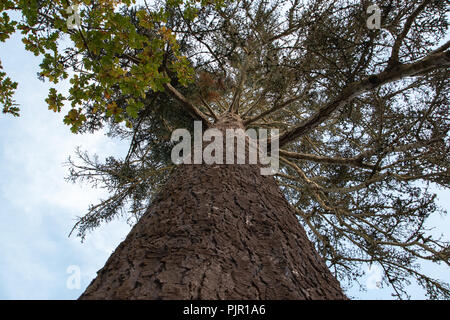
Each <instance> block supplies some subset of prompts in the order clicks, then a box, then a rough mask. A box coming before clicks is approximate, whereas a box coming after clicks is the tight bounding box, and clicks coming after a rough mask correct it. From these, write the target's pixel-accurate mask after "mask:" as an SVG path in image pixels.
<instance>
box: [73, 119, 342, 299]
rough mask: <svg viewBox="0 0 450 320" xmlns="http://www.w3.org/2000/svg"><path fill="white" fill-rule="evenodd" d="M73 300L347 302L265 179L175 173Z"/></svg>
mask: <svg viewBox="0 0 450 320" xmlns="http://www.w3.org/2000/svg"><path fill="white" fill-rule="evenodd" d="M230 120H231V121H230ZM216 127H217V128H219V129H222V130H223V129H225V128H229V127H241V128H242V127H243V125H242V122H241V121H240V119H237V118H233V117H232V118H228V119H224V120H222V121H219V123H218V124H217V125H216ZM80 299H347V298H346V296H345V294H344V293H343V291H342V289H341V288H340V285H339V283H338V281H337V280H336V279H335V278H334V277H333V275H332V274H331V272H330V271H329V270H328V268H327V267H326V265H325V263H324V261H323V260H322V259H321V257H320V256H319V255H318V254H317V252H316V251H315V249H314V248H313V245H312V244H311V242H310V241H309V240H308V238H307V236H306V233H305V231H304V230H303V228H302V227H301V225H300V224H299V222H298V220H297V218H296V216H295V211H294V209H293V208H292V207H291V206H290V205H289V203H288V202H287V201H286V199H285V198H284V196H283V194H282V193H281V191H280V189H279V188H278V186H277V184H276V182H275V180H274V178H273V177H272V176H262V175H261V174H260V167H259V166H257V165H181V166H179V167H178V168H177V170H176V171H175V173H174V174H173V176H172V177H171V179H170V180H169V181H168V183H167V184H166V185H165V187H164V188H163V190H162V192H161V193H160V195H159V197H158V199H157V200H156V201H155V202H154V203H153V205H152V206H151V207H150V208H149V209H148V210H147V212H146V213H145V215H144V216H143V217H142V218H141V219H140V221H139V222H138V223H137V224H136V225H135V226H134V227H133V229H132V230H131V231H130V233H129V234H128V236H127V238H126V239H125V240H124V241H123V242H122V243H121V244H120V245H119V246H118V248H117V249H116V250H115V251H114V253H113V254H112V255H111V257H110V258H109V259H108V261H107V262H106V264H105V266H104V267H103V268H102V269H101V270H100V271H99V272H98V275H97V277H96V278H95V279H94V280H93V281H92V282H91V284H90V285H89V286H88V288H87V289H86V291H85V292H84V293H83V294H82V295H81V297H80Z"/></svg>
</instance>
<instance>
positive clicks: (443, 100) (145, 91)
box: [0, 0, 450, 298]
mask: <svg viewBox="0 0 450 320" xmlns="http://www.w3.org/2000/svg"><path fill="white" fill-rule="evenodd" d="M73 4H76V2H73V1H66V0H3V1H2V2H1V3H0V11H1V16H0V40H1V41H2V42H4V41H6V40H7V39H8V37H9V36H10V35H11V34H13V33H14V32H17V31H20V32H21V34H22V36H23V43H24V45H25V48H26V50H28V51H31V52H32V53H34V54H35V55H36V56H42V63H41V65H40V72H39V74H38V77H39V78H41V79H42V80H43V81H49V82H52V83H54V84H55V88H52V89H51V90H50V92H49V95H48V98H47V99H46V102H47V104H48V108H49V110H52V111H54V112H66V113H67V115H66V116H65V118H64V122H65V123H66V124H67V125H69V126H70V129H71V130H72V131H73V132H74V133H87V132H94V131H96V130H99V129H101V128H107V130H108V132H109V134H110V135H111V136H114V137H119V138H120V139H124V140H126V141H127V143H129V145H130V148H129V152H128V154H127V155H126V157H124V158H123V159H117V158H113V157H110V158H108V159H106V162H100V161H99V160H98V159H97V158H96V157H95V156H91V155H89V154H88V153H86V152H83V151H81V150H77V156H78V160H72V159H70V160H69V164H70V176H69V180H71V181H79V180H87V181H88V182H91V183H92V184H93V185H94V186H101V187H105V188H107V189H108V190H109V191H110V194H111V196H110V197H109V198H108V199H106V200H103V201H101V202H100V203H99V204H97V205H93V206H91V208H90V210H89V212H88V213H87V214H86V215H85V216H83V217H81V218H80V220H79V221H78V223H77V225H76V226H75V228H76V230H77V231H78V235H79V236H81V237H82V238H83V237H84V236H85V235H86V232H88V231H89V230H92V229H94V228H95V227H97V226H98V225H100V224H101V223H102V222H106V221H110V220H111V219H114V218H115V217H117V216H118V215H121V214H124V215H126V216H127V217H129V218H130V219H131V221H134V222H135V221H137V219H139V217H140V216H141V215H142V214H143V212H144V211H145V210H146V209H147V207H148V206H149V205H150V204H151V202H152V201H153V199H154V197H155V196H156V194H157V192H158V190H159V188H160V186H161V185H162V184H163V183H164V182H165V181H166V179H167V178H168V177H169V176H170V172H171V170H172V169H173V168H174V164H172V163H171V161H170V150H171V147H172V144H171V142H170V136H171V132H172V131H173V130H175V129H177V128H192V127H193V120H201V121H203V123H204V124H205V126H206V127H208V126H211V125H212V124H213V123H214V122H215V121H217V120H218V119H219V118H220V117H221V116H222V115H224V114H227V113H234V114H237V115H239V116H240V118H242V121H243V123H244V124H245V126H246V127H248V128H269V129H271V128H274V129H279V130H280V136H279V138H280V140H279V141H280V147H281V150H280V160H281V163H280V165H281V168H280V172H279V173H278V174H277V176H276V179H277V181H278V183H279V186H280V188H281V189H282V190H283V192H284V194H285V196H286V198H287V199H288V200H289V202H290V203H291V204H292V205H293V206H294V207H295V208H296V210H297V214H298V217H299V222H300V223H301V224H302V225H303V226H304V227H305V229H306V230H307V231H308V233H309V236H310V238H311V240H312V241H313V242H314V243H315V245H316V248H317V250H318V252H319V254H320V255H321V256H322V257H323V258H324V259H325V260H326V261H327V263H328V266H329V268H330V270H332V272H334V274H335V275H336V276H337V278H338V279H340V280H341V281H348V283H354V282H355V281H358V279H360V278H361V277H362V276H363V275H364V268H361V266H362V265H363V264H376V265H378V266H379V267H380V268H382V270H383V272H384V276H383V283H384V284H386V285H389V286H391V287H392V288H393V292H394V295H395V296H397V297H399V298H402V297H407V296H408V293H407V291H406V286H407V285H408V284H409V281H410V280H412V279H415V280H416V281H417V282H418V283H419V284H420V285H422V286H423V287H424V288H425V289H426V291H427V294H428V296H429V297H430V298H442V297H446V298H448V297H449V295H450V291H449V290H450V289H449V287H448V284H446V283H443V282H442V281H439V280H438V279H433V278H432V277H431V276H430V275H426V274H424V273H423V272H422V271H421V270H420V268H419V262H420V261H423V260H430V261H433V262H436V263H444V264H447V265H448V264H449V258H450V250H449V243H448V242H446V241H444V240H443V239H436V238H433V237H432V236H431V235H430V233H429V230H427V229H426V221H427V219H428V218H429V217H430V215H434V214H439V213H443V212H444V210H443V209H442V208H439V207H438V205H437V203H436V195H435V194H434V193H433V188H435V187H442V188H448V187H449V184H450V173H449V150H450V144H449V135H448V130H449V128H450V126H449V124H450V121H449V120H450V119H449V113H448V92H449V80H448V79H449V70H448V67H449V65H450V52H449V50H448V48H449V46H450V42H449V41H447V42H445V41H446V32H447V29H448V23H447V19H446V16H447V15H448V12H449V10H448V9H449V8H448V2H447V1H444V0H411V1H398V0H382V1H377V2H376V4H377V5H378V6H379V8H380V10H381V28H380V29H370V28H368V26H367V19H368V17H369V14H368V13H367V11H366V9H367V8H368V7H369V6H370V5H371V4H372V3H371V1H366V0H362V1H356V0H338V1H328V0H311V1H303V0H289V1H287V0H271V1H265V0H258V1H246V0H236V1H227V0H201V1H200V0H185V1H182V0H167V1H162V0H157V1H151V2H150V1H132V0H122V1H121V0H83V1H80V2H79V4H80V6H79V15H80V19H79V20H80V25H78V26H76V27H75V28H69V26H68V24H67V21H68V19H70V18H71V16H73V14H75V13H74V12H73V10H72V12H71V13H69V12H70V10H69V11H68V10H67V8H68V7H69V6H71V5H73ZM447 39H448V35H447ZM439 43H441V45H440V46H439V45H438V44H439ZM0 68H1V65H0ZM61 81H70V89H69V91H68V92H66V93H64V92H59V91H58V90H57V85H56V84H58V83H59V82H61ZM16 88H17V83H16V82H14V79H10V78H9V77H8V75H7V74H6V73H4V72H1V71H0V103H1V104H2V106H3V113H5V114H12V115H14V116H18V115H19V112H20V110H19V106H17V105H16V103H15V101H14V99H13V94H14V90H15V89H16ZM132 223H133V222H132Z"/></svg>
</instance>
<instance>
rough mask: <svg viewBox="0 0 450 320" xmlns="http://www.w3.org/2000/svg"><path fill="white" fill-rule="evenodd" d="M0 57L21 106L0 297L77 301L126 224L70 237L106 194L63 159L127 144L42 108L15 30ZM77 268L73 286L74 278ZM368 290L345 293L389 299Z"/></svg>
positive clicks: (0, 242) (4, 188)
mask: <svg viewBox="0 0 450 320" xmlns="http://www.w3.org/2000/svg"><path fill="white" fill-rule="evenodd" d="M0 57H1V61H2V65H3V67H4V69H5V71H6V72H7V74H8V75H9V76H10V77H11V78H12V79H13V80H14V81H17V82H19V88H18V90H17V92H16V95H15V99H16V101H17V103H19V104H20V108H21V116H20V118H13V117H12V116H9V115H4V114H0V219H1V220H0V221H1V222H0V299H45V300H47V299H57V300H61V299H64V300H65V299H69V300H70V299H76V298H78V297H79V296H80V295H81V293H82V292H83V291H84V289H85V288H86V287H87V286H88V284H89V283H90V282H91V281H92V279H93V278H94V277H95V275H96V272H97V271H98V270H99V269H100V268H102V267H103V265H104V264H105V262H106V260H107V259H108V257H109V256H110V254H111V253H112V252H113V250H114V249H115V248H116V247H117V246H118V244H119V243H120V242H121V241H123V240H124V239H125V237H126V235H127V234H128V232H129V231H130V229H131V226H129V225H127V223H126V222H125V221H124V220H120V219H118V220H115V221H113V222H110V223H108V224H107V225H104V226H102V227H100V228H99V229H96V230H95V231H94V232H92V233H90V234H89V235H88V236H87V238H86V241H84V242H83V243H81V242H80V239H79V238H76V237H75V236H72V237H70V238H69V237H68V235H69V232H70V230H71V228H72V227H73V225H74V223H75V220H76V218H77V217H78V216H81V215H83V214H85V213H86V212H87V208H88V206H89V204H93V203H96V202H97V201H98V199H100V198H102V197H103V198H104V197H106V195H107V194H106V193H105V191H104V190H101V189H100V190H99V189H92V188H91V187H90V186H89V185H86V184H81V185H80V184H72V183H69V182H66V181H65V180H64V178H65V177H66V176H67V175H68V168H67V167H65V166H64V165H63V164H64V162H65V161H66V160H67V158H68V157H69V156H71V155H72V156H73V155H74V151H75V148H76V147H77V146H80V147H81V149H82V150H88V151H89V152H90V154H94V153H96V154H98V155H99V159H100V160H101V159H104V158H105V157H107V156H110V155H113V156H119V157H124V156H125V155H126V152H127V147H128V146H127V144H126V142H125V143H124V142H121V141H118V140H113V139H111V138H109V137H106V136H105V135H104V132H97V133H95V134H86V135H75V134H72V133H71V132H70V130H69V127H68V126H66V125H64V124H63V121H62V119H63V116H64V114H65V113H64V112H67V110H69V107H68V106H66V108H65V109H63V112H62V113H61V114H58V113H54V112H52V111H49V110H48V108H47V106H46V103H45V101H44V100H45V98H46V97H47V93H48V90H49V88H50V85H49V84H48V83H44V82H41V81H40V80H38V79H37V77H36V73H37V72H38V69H39V68H38V66H39V64H40V58H39V57H35V56H34V55H33V54H31V53H29V52H26V51H25V50H24V48H23V44H22V43H21V41H20V37H19V36H18V35H15V36H13V37H12V38H11V39H9V40H8V41H7V42H6V43H0ZM58 89H61V90H63V91H64V90H67V87H65V85H64V84H63V85H61V86H58ZM438 197H439V203H440V204H441V206H442V207H444V208H446V209H447V210H448V209H449V208H450V199H449V198H450V193H449V191H448V190H446V191H444V190H440V191H438ZM449 222H450V218H449V217H448V216H447V217H441V216H439V215H436V216H434V217H432V219H431V220H430V222H429V225H428V226H429V227H436V230H435V231H434V233H435V234H441V233H442V234H444V235H445V236H446V238H447V239H448V238H449V237H448V235H449V234H450V223H449ZM423 268H424V270H426V271H427V272H428V274H430V275H432V276H434V277H436V278H438V279H440V280H443V281H446V282H447V283H449V282H450V273H449V269H448V267H444V266H440V267H438V266H435V265H434V264H431V263H427V264H423ZM74 270H75V271H74ZM78 271H79V272H80V276H81V281H80V283H79V285H78V283H77V282H76V281H75V282H74V281H73V280H74V279H76V278H74V277H73V276H74V275H76V274H77V272H78ZM376 277H377V270H376V269H373V270H372V271H370V272H369V274H368V277H366V278H363V279H361V282H362V283H368V284H369V283H372V281H373V280H374V279H375V280H376ZM369 287H371V289H368V290H367V291H359V290H358V286H355V287H353V288H352V289H350V290H349V291H347V294H348V295H349V296H350V297H352V298H354V299H390V298H391V296H390V293H391V291H390V290H389V289H386V288H384V289H378V288H376V287H375V288H374V286H370V285H369ZM409 292H410V294H411V296H412V298H413V299H423V298H424V297H425V296H424V294H423V293H424V292H423V290H422V289H421V288H420V287H418V286H415V285H413V286H411V287H410V288H409Z"/></svg>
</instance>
